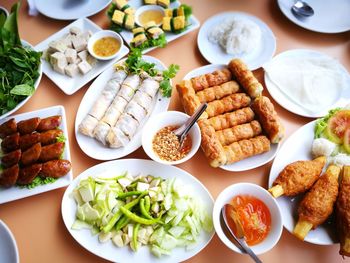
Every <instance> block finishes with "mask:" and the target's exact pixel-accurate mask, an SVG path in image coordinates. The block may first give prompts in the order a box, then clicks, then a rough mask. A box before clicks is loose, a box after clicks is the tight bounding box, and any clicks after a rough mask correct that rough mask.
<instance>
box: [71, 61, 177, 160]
mask: <svg viewBox="0 0 350 263" xmlns="http://www.w3.org/2000/svg"><path fill="white" fill-rule="evenodd" d="M142 59H143V60H144V61H146V62H149V63H154V64H155V67H156V69H157V70H160V71H163V70H165V69H167V68H166V67H165V66H164V64H163V63H162V62H161V61H160V60H158V59H156V58H154V57H151V56H143V57H142ZM124 61H125V59H123V60H121V61H119V62H118V63H117V64H116V65H115V66H114V67H110V68H109V69H107V70H106V71H104V72H103V73H102V74H101V75H100V76H99V77H98V78H97V79H96V80H95V81H94V82H93V83H92V84H91V86H90V88H89V89H88V90H87V92H86V93H85V95H84V97H83V99H82V101H81V103H80V106H79V109H78V112H77V115H76V119H75V135H76V138H77V141H78V144H79V146H80V148H81V149H82V150H83V152H84V153H86V154H87V155H88V156H90V157H91V158H94V159H97V160H112V159H117V158H121V157H124V156H126V155H127V154H129V153H132V152H133V151H135V150H136V149H138V148H139V147H140V146H141V133H142V127H143V125H144V124H145V123H146V122H147V120H148V118H149V117H151V116H152V115H155V114H157V113H160V112H163V111H166V110H167V109H168V106H169V103H170V98H166V97H163V96H162V95H161V93H160V92H159V83H160V81H161V77H159V76H155V77H151V76H149V75H148V74H147V73H146V72H142V73H140V74H130V73H129V72H128V71H127V70H126V69H125V67H124V68H123V63H124Z"/></svg>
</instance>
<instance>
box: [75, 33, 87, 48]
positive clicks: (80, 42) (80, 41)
mask: <svg viewBox="0 0 350 263" xmlns="http://www.w3.org/2000/svg"><path fill="white" fill-rule="evenodd" d="M72 43H73V47H74V49H75V50H76V51H77V52H80V51H82V50H84V49H86V46H87V41H86V40H85V39H84V38H83V37H80V36H78V37H75V38H73V40H72Z"/></svg>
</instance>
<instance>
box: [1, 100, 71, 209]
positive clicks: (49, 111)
mask: <svg viewBox="0 0 350 263" xmlns="http://www.w3.org/2000/svg"><path fill="white" fill-rule="evenodd" d="M53 115H61V116H62V123H61V125H60V126H59V127H60V129H61V130H62V131H63V134H64V136H65V137H66V144H65V147H64V151H63V156H62V159H65V160H68V161H71V158H70V152H69V140H68V131H67V121H66V113H65V110H64V108H63V106H53V107H49V108H44V109H41V110H36V111H31V112H27V113H22V114H18V115H14V116H11V117H8V118H5V119H2V120H1V123H4V122H5V121H8V120H9V119H10V118H15V120H16V121H17V122H18V121H21V120H27V119H30V118H34V117H40V118H46V117H50V116H53ZM72 180H73V172H72V170H70V171H69V173H67V174H66V175H65V176H63V177H61V178H59V179H58V180H57V181H55V182H54V183H52V184H46V185H40V186H37V187H35V188H33V189H27V188H20V187H17V186H13V187H10V188H2V187H0V204H3V203H6V202H10V201H13V200H17V199H21V198H25V197H28V196H32V195H37V194H40V193H44V192H47V191H51V190H54V189H57V188H60V187H64V186H67V185H69V183H70V182H71V181H72Z"/></svg>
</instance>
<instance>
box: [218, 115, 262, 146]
mask: <svg viewBox="0 0 350 263" xmlns="http://www.w3.org/2000/svg"><path fill="white" fill-rule="evenodd" d="M261 132H262V129H261V125H260V123H259V122H258V121H256V120H254V121H252V122H250V123H245V124H241V125H237V126H234V127H232V128H228V129H224V130H221V131H217V132H216V136H217V137H218V139H219V141H220V143H221V144H222V145H229V144H231V143H233V142H237V141H240V140H243V139H250V138H253V137H255V136H257V135H259V134H260V133H261Z"/></svg>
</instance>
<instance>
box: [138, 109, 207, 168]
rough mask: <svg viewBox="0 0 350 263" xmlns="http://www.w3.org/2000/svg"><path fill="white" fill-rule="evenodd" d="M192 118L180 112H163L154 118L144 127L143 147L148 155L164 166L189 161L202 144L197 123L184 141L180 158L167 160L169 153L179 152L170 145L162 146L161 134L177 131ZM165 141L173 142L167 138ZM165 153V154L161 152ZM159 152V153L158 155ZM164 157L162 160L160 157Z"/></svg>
mask: <svg viewBox="0 0 350 263" xmlns="http://www.w3.org/2000/svg"><path fill="white" fill-rule="evenodd" d="M189 118H190V116H188V115H187V114H185V113H182V112H179V111H167V112H162V113H160V114H158V115H156V116H154V117H152V118H151V119H150V120H149V121H148V122H147V123H146V125H145V126H144V128H143V132H142V147H143V149H144V151H145V152H146V154H147V155H148V156H149V157H150V158H151V159H152V160H154V161H156V162H159V163H162V164H170V165H175V164H180V163H183V162H186V161H187V160H189V159H190V158H191V157H192V156H193V155H194V154H195V153H196V152H197V150H198V148H199V146H200V143H201V133H200V129H199V126H198V124H197V123H195V124H194V125H193V126H192V128H191V130H190V131H189V133H188V135H187V136H188V138H187V139H186V140H185V141H184V144H183V146H182V148H181V150H180V151H179V155H177V156H178V157H179V158H174V159H172V158H166V157H165V156H167V155H168V154H167V151H170V152H171V155H173V154H175V155H176V154H177V153H178V150H177V149H176V148H175V149H174V147H172V148H171V147H169V145H170V144H169V143H165V144H164V145H160V144H161V143H160V141H162V140H161V139H162V138H161V136H160V133H163V135H164V134H165V132H166V131H165V128H166V127H170V129H172V130H173V129H176V128H178V127H180V126H181V125H182V124H184V123H185V122H186V121H187V120H188V119H189ZM159 132H160V133H159ZM166 136H167V134H165V136H164V137H165V140H168V141H169V140H171V138H167V137H166ZM160 151H163V152H160ZM157 152H158V153H157ZM160 156H162V158H161V157H160Z"/></svg>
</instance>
